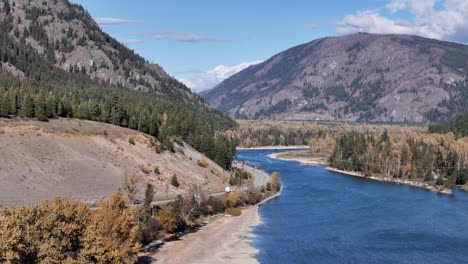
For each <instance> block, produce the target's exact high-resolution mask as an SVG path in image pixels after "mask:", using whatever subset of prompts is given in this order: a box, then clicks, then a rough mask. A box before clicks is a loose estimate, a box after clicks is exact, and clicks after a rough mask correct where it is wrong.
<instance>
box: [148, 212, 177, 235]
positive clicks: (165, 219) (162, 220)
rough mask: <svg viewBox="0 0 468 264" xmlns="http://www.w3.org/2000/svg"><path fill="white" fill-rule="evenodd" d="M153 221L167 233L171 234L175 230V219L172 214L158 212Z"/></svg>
mask: <svg viewBox="0 0 468 264" xmlns="http://www.w3.org/2000/svg"><path fill="white" fill-rule="evenodd" d="M154 219H156V221H158V222H159V224H160V225H161V226H162V228H163V229H164V231H166V232H167V233H172V232H174V230H176V228H177V217H176V215H175V214H174V213H173V212H168V211H164V210H160V211H158V212H157V213H156V215H155V216H154Z"/></svg>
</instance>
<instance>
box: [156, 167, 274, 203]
mask: <svg viewBox="0 0 468 264" xmlns="http://www.w3.org/2000/svg"><path fill="white" fill-rule="evenodd" d="M232 166H233V167H235V168H238V169H244V170H245V171H247V172H248V173H250V174H252V175H253V176H254V181H253V186H254V187H256V188H260V187H262V186H264V185H266V184H267V183H268V180H269V179H270V175H269V174H268V173H266V172H265V171H262V170H258V169H255V168H252V167H250V166H247V165H242V164H241V163H237V162H235V163H233V165H232ZM250 187H252V185H244V186H242V188H241V190H243V191H244V190H247V189H249V188H250ZM224 194H225V192H218V193H212V194H210V196H213V197H220V196H223V195H224ZM173 201H174V199H170V200H163V201H154V202H152V203H151V205H153V206H156V205H159V206H161V205H166V204H168V203H170V202H173Z"/></svg>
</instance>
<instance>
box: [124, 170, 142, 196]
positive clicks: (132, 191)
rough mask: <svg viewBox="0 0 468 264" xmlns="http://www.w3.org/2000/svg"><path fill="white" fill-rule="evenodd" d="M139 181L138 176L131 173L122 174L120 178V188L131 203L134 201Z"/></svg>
mask: <svg viewBox="0 0 468 264" xmlns="http://www.w3.org/2000/svg"><path fill="white" fill-rule="evenodd" d="M140 179H141V177H140V176H139V175H138V174H136V173H132V172H124V173H123V174H122V176H121V178H120V187H121V188H122V190H123V191H124V192H125V194H126V195H127V197H128V199H129V200H130V201H132V202H133V201H134V200H135V199H136V195H137V188H138V183H139V182H140Z"/></svg>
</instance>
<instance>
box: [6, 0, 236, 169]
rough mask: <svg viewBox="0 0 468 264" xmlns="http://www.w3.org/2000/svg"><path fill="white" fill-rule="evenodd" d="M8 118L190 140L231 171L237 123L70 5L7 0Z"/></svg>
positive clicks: (168, 141) (169, 141)
mask: <svg viewBox="0 0 468 264" xmlns="http://www.w3.org/2000/svg"><path fill="white" fill-rule="evenodd" d="M0 22H1V23H0V118H2V117H6V118H11V117H15V116H20V117H27V118H34V119H37V120H39V121H48V120H51V119H56V118H62V117H63V118H78V119H86V120H92V121H98V122H101V123H109V124H113V125H118V126H121V127H125V128H130V129H133V130H137V131H140V132H143V133H145V134H149V135H151V136H154V137H155V138H156V139H157V141H158V150H159V151H163V150H166V149H167V150H171V151H174V147H173V145H174V144H173V143H174V142H178V143H179V144H181V142H183V141H184V142H186V143H188V144H190V145H191V146H192V147H194V148H195V149H196V150H198V151H200V152H201V153H204V154H205V155H206V157H207V158H209V159H214V160H216V162H217V163H218V164H219V165H220V166H222V167H223V168H224V169H229V168H230V167H231V161H232V159H233V157H234V151H235V143H234V142H231V141H230V140H229V139H228V138H225V137H223V136H222V135H219V136H218V131H219V130H224V129H228V128H234V127H235V126H236V123H235V121H234V120H232V119H231V118H229V117H228V116H226V115H224V114H223V113H221V112H219V111H217V110H216V109H213V108H212V107H210V106H209V105H208V104H206V103H205V102H204V100H203V99H202V98H201V97H200V96H198V95H196V94H193V93H192V92H191V91H190V89H188V88H187V87H186V86H185V85H183V84H182V83H180V82H178V81H177V80H175V79H174V78H172V77H170V76H168V75H167V74H166V73H165V72H164V70H163V69H162V68H160V67H159V66H157V65H154V64H150V63H148V62H147V61H145V59H143V58H142V57H140V56H139V55H137V54H136V53H134V52H133V51H131V50H129V49H128V48H127V47H125V46H124V45H122V44H121V43H119V42H118V41H116V40H115V39H113V38H112V37H110V36H109V35H107V34H106V33H104V32H103V31H102V30H101V29H100V28H99V27H98V25H97V24H96V22H95V21H94V20H93V19H92V18H91V17H90V15H89V14H88V13H87V12H86V11H85V10H84V9H83V7H81V6H79V5H75V4H71V3H69V2H68V1H67V0H44V1H29V0H0Z"/></svg>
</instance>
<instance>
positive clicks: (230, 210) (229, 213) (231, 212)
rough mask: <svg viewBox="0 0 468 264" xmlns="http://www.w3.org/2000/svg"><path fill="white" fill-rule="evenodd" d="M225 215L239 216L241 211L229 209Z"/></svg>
mask: <svg viewBox="0 0 468 264" xmlns="http://www.w3.org/2000/svg"><path fill="white" fill-rule="evenodd" d="M226 213H227V214H228V215H232V216H240V215H241V214H242V210H241V209H240V208H229V209H227V210H226Z"/></svg>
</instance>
